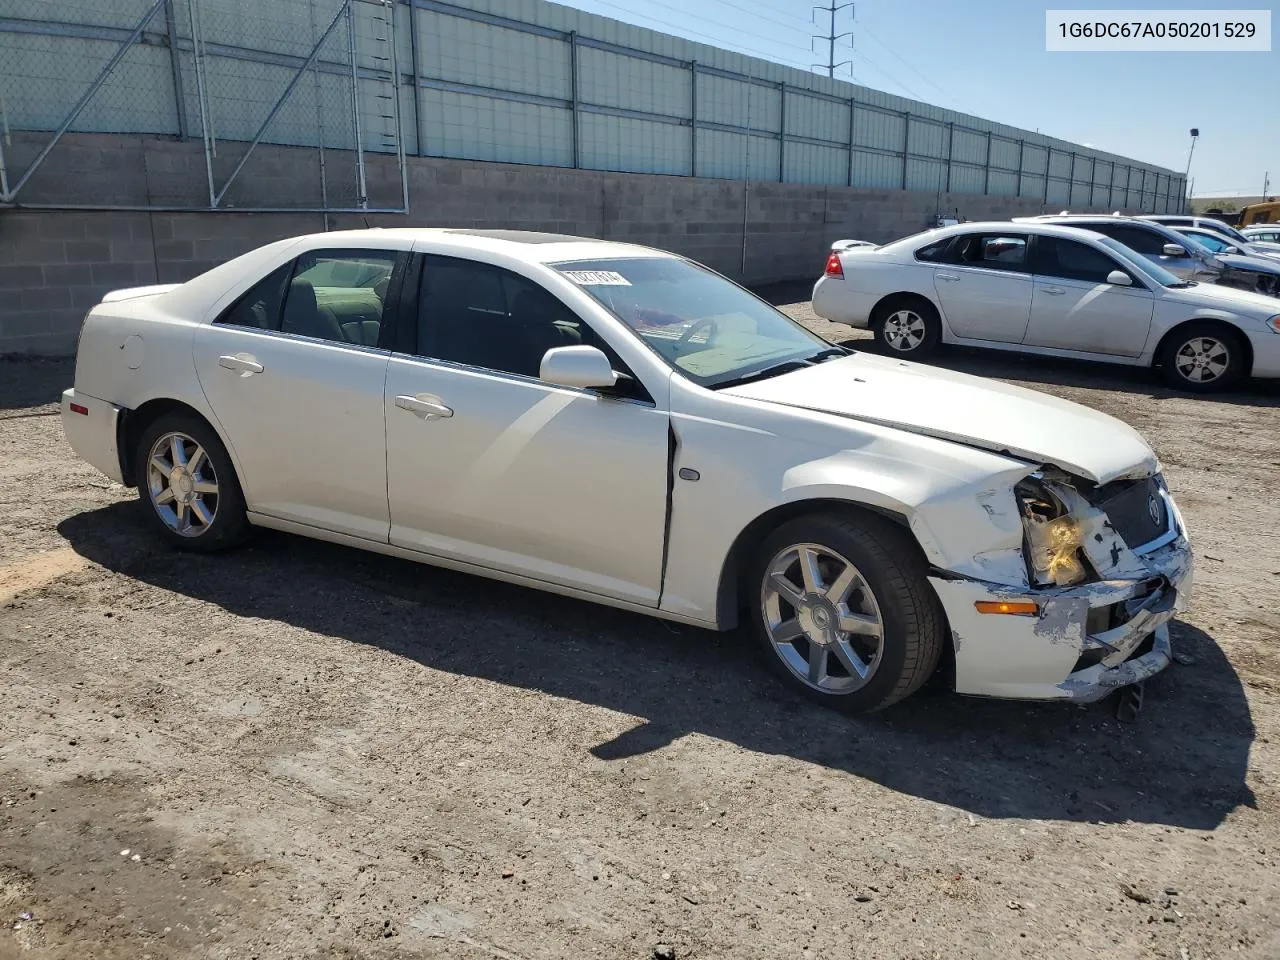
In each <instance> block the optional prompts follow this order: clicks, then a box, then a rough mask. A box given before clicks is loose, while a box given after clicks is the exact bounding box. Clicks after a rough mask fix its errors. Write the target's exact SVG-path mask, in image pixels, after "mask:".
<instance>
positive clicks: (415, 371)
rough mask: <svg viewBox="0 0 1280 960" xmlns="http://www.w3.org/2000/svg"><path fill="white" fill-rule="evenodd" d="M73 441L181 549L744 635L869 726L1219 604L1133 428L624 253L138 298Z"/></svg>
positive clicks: (1068, 679) (327, 273)
mask: <svg viewBox="0 0 1280 960" xmlns="http://www.w3.org/2000/svg"><path fill="white" fill-rule="evenodd" d="M62 419H63V424H64V427H65V430H66V434H67V437H68V439H69V440H70V442H71V445H72V447H73V448H74V449H75V450H76V451H77V452H78V453H79V454H80V455H81V456H82V457H84V458H85V459H86V460H88V461H89V462H90V463H92V464H93V465H94V466H96V467H98V468H99V469H100V470H102V471H103V472H104V473H106V474H107V475H108V476H110V477H112V478H114V479H116V480H119V481H121V482H123V483H125V484H130V485H135V486H137V488H138V491H139V498H140V502H141V514H142V519H143V521H144V522H145V523H146V524H147V525H148V526H150V527H151V528H152V529H153V530H154V531H155V532H156V534H158V535H159V536H160V537H162V538H163V539H164V540H165V541H167V542H168V543H169V544H170V545H172V546H173V547H175V548H179V549H185V550H196V551H213V550H218V549H221V548H225V547H230V546H232V545H234V544H236V543H238V542H240V541H241V540H242V539H244V537H245V536H246V535H247V534H248V533H249V531H250V529H251V527H252V526H262V527H273V528H276V529H280V530H286V531H291V532H293V533H297V534H301V535H304V536H309V537H317V538H320V539H323V540H330V541H334V542H337V543H342V544H347V545H350V546H353V547H358V548H361V549H365V550H373V551H377V552H380V553H386V554H392V555H394V556H397V557H403V558H407V559H410V560H418V561H422V562H424V563H429V564H437V565H441V566H446V567H452V568H455V569H460V570H464V571H468V572H471V573H476V574H481V575H484V576H488V577H494V578H497V579H501V580H507V581H510V582H513V583H519V584H523V585H525V586H529V587H534V588H537V589H542V590H551V591H554V592H557V593H563V594H567V595H569V596H573V597H579V598H582V599H586V600H593V601H596V602H600V603H605V604H610V605H612V606H616V607H622V608H624V609H627V610H632V611H636V612H640V613H647V614H652V615H655V616H659V617H665V618H668V619H671V620H677V621H681V622H685V623H690V624H695V625H697V626H700V627H706V628H709V629H719V630H728V629H730V628H732V627H734V626H735V625H736V624H737V623H738V622H739V618H740V617H743V618H745V619H747V620H749V621H750V623H751V627H750V633H751V635H752V636H754V638H755V639H756V641H757V642H758V643H759V645H760V647H761V649H762V650H763V651H764V652H765V654H766V656H767V658H768V660H769V662H771V663H772V664H773V665H774V666H775V667H776V669H777V670H778V671H779V672H780V673H781V675H782V676H784V677H785V678H787V679H788V680H789V681H790V682H791V683H793V684H794V685H795V686H796V687H797V688H799V689H800V690H802V691H804V692H805V693H807V694H809V695H811V696H813V697H814V698H816V699H818V700H820V701H822V702H824V703H827V704H829V705H832V706H836V707H840V708H842V709H847V710H852V711H864V710H874V709H878V708H880V707H884V706H886V705H888V704H890V703H893V702H894V701H896V700H899V699H901V698H903V697H905V696H907V695H908V694H910V693H911V692H912V691H914V690H916V689H917V688H918V687H919V686H920V685H921V684H922V683H924V681H925V680H926V679H927V678H928V677H929V676H930V675H931V674H932V673H933V672H934V671H935V670H936V669H938V668H939V667H940V666H942V665H944V664H945V665H947V666H948V667H953V668H954V669H953V671H952V670H948V674H949V675H950V674H952V673H953V675H954V684H955V688H956V689H957V690H958V691H960V692H962V693H969V694H979V695H985V696H1000V697H1020V698H1032V699H1072V700H1079V701H1087V700H1095V699H1098V698H1100V697H1102V696H1105V695H1106V694H1107V693H1109V692H1111V691H1112V690H1115V689H1116V688H1118V687H1120V686H1123V685H1126V684H1131V683H1135V682H1137V681H1140V680H1142V679H1144V678H1145V677H1147V676H1150V675H1151V674H1152V673H1154V672H1155V671H1157V670H1160V669H1162V668H1163V667H1164V666H1166V665H1167V664H1168V662H1169V658H1170V650H1169V632H1168V626H1167V622H1168V620H1169V619H1170V618H1172V617H1173V616H1174V613H1175V611H1176V610H1178V609H1181V608H1182V606H1183V605H1184V604H1185V603H1186V600H1187V595H1188V588H1189V585H1190V574H1191V567H1192V559H1191V554H1190V551H1189V548H1188V545H1187V539H1186V535H1185V531H1184V528H1183V525H1182V520H1181V517H1180V515H1179V514H1178V511H1177V509H1176V507H1175V506H1174V504H1173V500H1172V499H1171V498H1170V496H1169V492H1168V489H1167V488H1166V486H1165V483H1164V480H1163V479H1162V477H1161V474H1160V468H1159V465H1158V463H1157V461H1156V458H1155V455H1154V454H1153V453H1152V451H1151V448H1150V447H1149V446H1148V445H1147V444H1146V443H1145V442H1144V441H1143V440H1142V438H1141V437H1140V436H1139V435H1138V434H1137V433H1136V432H1135V431H1134V430H1132V429H1131V428H1130V427H1128V426H1126V425H1124V424H1123V423H1120V422H1119V421H1116V420H1113V419H1112V418H1110V417H1107V416H1105V415H1103V414H1101V413H1098V412H1096V411H1093V410H1090V409H1088V408H1086V407H1081V406H1077V405H1075V404H1072V403H1068V402H1066V401H1063V400H1058V399H1055V398H1053V397H1048V396H1045V395H1043V394H1039V393H1033V392H1031V391H1027V390H1022V389H1019V388H1016V387H1011V386H1005V385H1002V384H997V383H993V382H988V381H984V380H980V379H977V378H974V377H968V376H964V375H961V374H955V373H949V372H946V371H941V370H935V369H933V368H930V367H926V366H918V365H915V364H910V363H905V362H902V361H899V360H896V359H888V358H885V357H879V356H875V355H865V354H856V353H851V352H850V351H848V350H846V349H844V348H841V347H836V346H833V345H832V344H830V343H828V342H826V341H824V340H822V339H820V338H818V337H817V336H815V335H814V334H812V333H810V332H809V331H807V330H806V329H804V328H803V327H801V326H800V325H798V324H797V323H795V322H794V321H792V320H791V319H789V318H788V317H786V316H784V315H783V314H782V313H780V312H779V311H777V310H775V309H774V308H773V307H771V306H770V305H769V304H767V303H765V302H764V301H763V300H760V299H758V298H757V297H755V296H754V295H752V294H750V293H748V292H747V291H746V290H743V289H742V288H741V287H738V286H736V285H735V284H733V283H731V282H729V281H728V280H726V279H724V278H723V277H721V276H719V275H718V274H715V273H713V272H711V271H710V270H707V269H706V268H704V267H701V266H699V265H697V264H695V263H693V262H691V261H688V260H685V259H683V258H680V257H676V256H673V255H671V254H667V253H663V252H661V251H658V250H652V249H648V248H645V247H637V246H630V245H625V244H617V243H604V242H599V241H590V240H582V239H578V238H573V237H562V236H556V235H547V234H531V233H519V232H505V231H482V230H474V231H467V230H366V231H353V232H347V233H327V234H318V235H314V236H308V237H301V238H297V239H292V240H284V241H280V242H279V243H274V244H271V245H269V246H266V247H263V248H261V249H260V250H257V251H254V252H252V253H249V254H246V255H244V256H242V257H240V258H238V259H236V260H232V261H230V262H229V263H226V264H224V265H222V266H220V267H217V268H215V269H213V270H211V271H209V272H208V273H206V274H203V275H202V276H199V277H196V278H195V279H194V280H191V281H189V282H187V283H185V284H182V285H181V286H170V287H149V288H140V289H133V290H121V291H117V292H115V293H113V294H110V295H108V296H107V297H106V298H105V299H104V301H103V302H102V303H101V304H99V305H98V306H96V307H94V308H93V309H92V310H91V311H90V312H89V315H88V317H87V318H86V319H85V322H84V326H83V328H82V331H81V336H80V343H79V348H78V355H77V359H76V373H75V386H74V388H73V389H70V390H67V391H66V393H65V394H64V397H63V404H62ZM339 562H340V561H339ZM299 589H300V590H302V591H303V592H305V586H303V585H299ZM424 615H426V614H424ZM673 682H674V681H673Z"/></svg>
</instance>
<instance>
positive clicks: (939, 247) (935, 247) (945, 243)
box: [916, 237, 955, 263]
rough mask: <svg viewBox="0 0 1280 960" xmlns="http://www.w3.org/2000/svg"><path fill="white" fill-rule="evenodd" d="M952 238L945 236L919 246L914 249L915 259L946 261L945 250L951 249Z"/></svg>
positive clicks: (930, 261) (936, 261)
mask: <svg viewBox="0 0 1280 960" xmlns="http://www.w3.org/2000/svg"><path fill="white" fill-rule="evenodd" d="M954 239H955V238H954V237H946V238H944V239H942V240H935V241H934V242H933V243H931V244H929V245H928V246H927V247H921V248H920V249H919V250H917V251H916V259H917V260H924V261H926V262H929V263H938V262H946V260H947V251H948V250H950V249H951V243H952V241H953V240H954Z"/></svg>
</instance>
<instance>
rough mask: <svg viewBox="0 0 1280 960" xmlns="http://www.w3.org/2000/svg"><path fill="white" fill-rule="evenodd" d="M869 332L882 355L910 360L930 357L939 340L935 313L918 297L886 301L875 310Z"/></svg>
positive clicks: (938, 326)
mask: <svg viewBox="0 0 1280 960" xmlns="http://www.w3.org/2000/svg"><path fill="white" fill-rule="evenodd" d="M872 330H874V331H875V335H876V342H877V343H878V344H880V347H881V348H882V349H883V350H884V352H885V353H888V354H892V355H894V356H899V357H910V358H911V359H912V360H914V359H916V358H918V357H925V356H928V355H929V354H931V353H933V351H934V350H936V349H937V347H938V343H939V341H940V340H941V339H942V323H941V321H940V320H939V319H938V311H937V310H935V309H934V308H933V304H931V303H929V302H928V301H927V300H922V299H920V298H918V297H897V298H894V299H891V300H888V301H886V302H885V303H884V304H883V305H881V306H880V307H879V308H878V309H877V310H876V316H875V318H874V320H873V322H872Z"/></svg>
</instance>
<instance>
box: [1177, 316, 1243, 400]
mask: <svg viewBox="0 0 1280 960" xmlns="http://www.w3.org/2000/svg"><path fill="white" fill-rule="evenodd" d="M1244 362H1245V348H1244V342H1243V340H1241V338H1240V335H1239V334H1238V333H1236V332H1235V331H1234V330H1232V329H1231V328H1230V327H1228V326H1226V325H1224V324H1221V323H1189V324H1187V325H1186V326H1185V327H1182V328H1181V329H1179V330H1177V331H1176V332H1175V333H1174V335H1173V336H1171V337H1169V339H1168V340H1166V341H1165V343H1164V345H1163V346H1162V347H1161V349H1160V366H1161V368H1162V370H1163V372H1164V378H1165V380H1166V381H1168V383H1169V384H1170V385H1171V386H1174V387H1176V388H1178V389H1179V390H1188V391H1191V392H1193V393H1211V392H1213V391H1215V390H1225V389H1226V388H1227V387H1229V386H1231V385H1232V384H1233V383H1235V382H1236V381H1237V380H1239V379H1240V377H1241V375H1242V374H1243V373H1244ZM1193 377H1199V379H1193ZM1206 377H1208V379H1206Z"/></svg>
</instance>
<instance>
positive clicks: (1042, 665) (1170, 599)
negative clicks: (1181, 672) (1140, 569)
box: [931, 536, 1194, 703]
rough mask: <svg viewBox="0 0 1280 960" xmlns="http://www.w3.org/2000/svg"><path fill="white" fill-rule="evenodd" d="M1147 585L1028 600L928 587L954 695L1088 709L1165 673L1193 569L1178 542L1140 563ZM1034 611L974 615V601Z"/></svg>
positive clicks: (1098, 587) (1083, 589) (949, 583)
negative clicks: (1020, 604) (942, 614)
mask: <svg viewBox="0 0 1280 960" xmlns="http://www.w3.org/2000/svg"><path fill="white" fill-rule="evenodd" d="M1142 559H1143V562H1144V563H1145V564H1146V565H1147V567H1148V569H1149V572H1150V576H1149V577H1144V578H1142V579H1131V580H1106V581H1101V582H1098V583H1091V584H1086V585H1083V586H1079V587H1069V588H1065V589H1060V590H1052V591H1035V592H1033V593H1031V594H1026V593H1019V592H1017V591H1012V590H1010V589H1009V588H1008V587H1005V586H1000V585H998V584H991V583H984V582H981V581H976V580H952V579H942V578H932V580H931V582H932V583H933V586H934V589H935V590H936V591H937V593H938V596H939V597H940V598H941V599H942V602H943V606H944V607H945V608H946V611H947V617H948V620H949V622H950V624H951V628H952V638H953V641H954V644H955V651H956V690H957V692H959V693H967V694H974V695H977V696H987V697H1007V698H1012V699H1025V700H1072V701H1075V702H1078V703H1088V702H1090V701H1094V700H1100V699H1102V698H1103V697H1105V696H1106V695H1107V694H1109V693H1112V692H1113V691H1115V690H1117V689H1119V688H1120V687H1124V686H1127V685H1129V684H1133V683H1138V682H1140V681H1142V680H1145V679H1147V678H1148V677H1151V676H1153V675H1155V674H1156V673H1159V672H1160V671H1161V670H1163V669H1164V668H1165V667H1167V666H1168V665H1169V661H1170V657H1171V652H1170V641H1169V627H1168V624H1169V621H1170V620H1172V619H1173V618H1174V616H1176V614H1177V613H1178V612H1179V611H1181V610H1183V609H1185V607H1186V604H1187V600H1188V597H1189V593H1190V588H1191V580H1192V572H1193V566H1194V561H1193V559H1192V555H1191V551H1190V549H1189V547H1188V545H1187V541H1186V539H1185V538H1184V537H1181V536H1180V537H1178V539H1177V540H1175V541H1174V542H1172V543H1169V544H1166V545H1165V546H1163V547H1161V548H1159V549H1158V550H1153V551H1152V552H1151V553H1149V554H1147V555H1145V556H1144V557H1143V558H1142ZM1026 600H1032V601H1035V602H1036V603H1037V604H1039V608H1040V612H1039V615H1038V616H1034V617H1032V616H1012V615H1002V614H994V615H993V614H981V613H978V612H977V609H976V607H975V604H976V603H978V602H980V601H1026Z"/></svg>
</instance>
